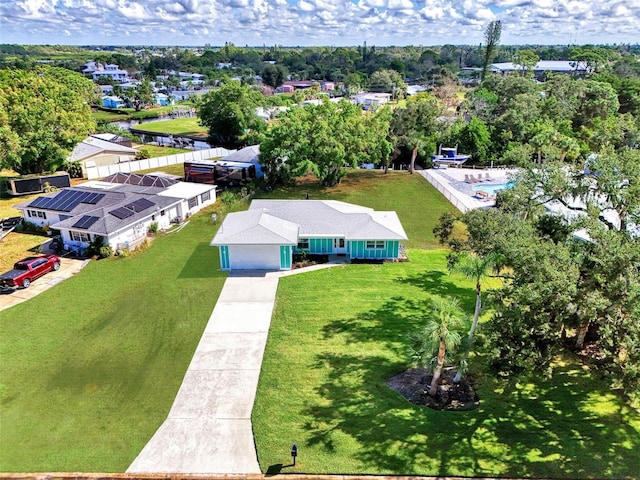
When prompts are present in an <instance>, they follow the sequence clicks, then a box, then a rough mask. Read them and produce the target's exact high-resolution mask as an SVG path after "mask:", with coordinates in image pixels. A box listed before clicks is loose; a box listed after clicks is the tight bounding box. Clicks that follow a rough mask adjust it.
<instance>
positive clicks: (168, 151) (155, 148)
mask: <svg viewBox="0 0 640 480" xmlns="http://www.w3.org/2000/svg"><path fill="white" fill-rule="evenodd" d="M134 148H135V149H136V150H146V151H147V152H148V153H149V158H156V157H164V156H167V155H174V154H176V153H186V152H191V151H192V150H188V149H186V148H175V147H162V146H160V145H151V144H144V145H134ZM182 165H183V164H182V163H181V164H180V166H181V167H182ZM169 167H173V165H170V166H169ZM166 168H168V167H162V169H163V170H165V169H166ZM183 170H184V169H183ZM153 171H158V169H157V168H156V169H154V170H153ZM134 173H140V172H139V171H138V172H134ZM182 174H184V171H183V172H182ZM182 174H181V175H182Z"/></svg>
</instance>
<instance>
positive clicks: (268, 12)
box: [0, 0, 640, 45]
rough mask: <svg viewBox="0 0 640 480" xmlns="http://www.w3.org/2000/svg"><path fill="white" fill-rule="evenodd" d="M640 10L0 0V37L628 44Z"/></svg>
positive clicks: (617, 0) (620, 2) (568, 4)
mask: <svg viewBox="0 0 640 480" xmlns="http://www.w3.org/2000/svg"><path fill="white" fill-rule="evenodd" d="M639 11H640V0H601V1H599V2H587V1H586V0H17V1H10V0H0V25H2V28H1V29H0V43H49V44H55V43H78V44H91V43H93V44H120V43H145V44H153V43H155V44H158V45H175V44H178V43H181V44H189V45H198V44H200V45H202V44H204V43H210V44H214V45H215V44H224V42H225V41H232V42H234V43H236V44H240V45H244V44H249V45H252V44H259V45H261V44H263V43H267V44H270V43H271V44H273V43H279V44H284V45H342V44H344V45H358V44H361V43H362V42H363V41H364V40H366V41H367V42H368V43H369V44H375V45H388V44H394V45H403V44H414V45H416V44H422V45H441V44H445V43H453V44H478V43H480V42H481V41H482V37H483V32H484V28H485V27H486V25H487V24H488V23H489V22H490V21H491V20H494V19H499V20H501V21H502V23H503V34H502V43H503V44H507V43H566V42H567V38H568V35H569V32H575V33H577V34H578V37H579V38H578V40H579V41H580V40H582V41H583V43H598V42H602V43H614V42H618V43H622V42H625V43H626V42H632V43H635V42H637V41H638V34H637V31H638V30H637V26H636V23H637V21H638V12H639ZM87 25H101V26H103V27H104V28H100V29H97V28H92V29H89V28H87ZM125 40H126V41H125Z"/></svg>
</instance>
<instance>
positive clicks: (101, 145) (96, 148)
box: [69, 137, 136, 161]
mask: <svg viewBox="0 0 640 480" xmlns="http://www.w3.org/2000/svg"><path fill="white" fill-rule="evenodd" d="M102 152H114V153H121V154H123V155H124V154H127V155H135V154H136V150H134V149H133V148H131V147H125V146H124V145H119V144H117V143H112V142H107V141H106V140H102V139H100V138H95V137H87V138H85V139H84V140H83V141H82V142H80V143H79V144H78V145H76V147H75V148H74V149H73V151H72V152H71V155H70V156H69V160H70V161H76V160H84V159H85V158H89V157H92V156H94V155H97V154H99V153H102Z"/></svg>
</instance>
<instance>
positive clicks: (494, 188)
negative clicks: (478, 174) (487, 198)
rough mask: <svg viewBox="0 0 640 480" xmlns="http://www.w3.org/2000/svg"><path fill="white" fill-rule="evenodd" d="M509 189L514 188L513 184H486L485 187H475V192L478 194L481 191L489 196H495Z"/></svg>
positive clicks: (481, 185)
mask: <svg viewBox="0 0 640 480" xmlns="http://www.w3.org/2000/svg"><path fill="white" fill-rule="evenodd" d="M507 188H513V182H507V183H485V184H484V185H483V184H479V185H474V186H473V191H474V192H477V191H479V190H482V191H483V192H487V193H488V194H489V195H495V194H496V193H497V192H499V191H500V190H505V189H507Z"/></svg>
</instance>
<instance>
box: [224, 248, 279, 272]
mask: <svg viewBox="0 0 640 480" xmlns="http://www.w3.org/2000/svg"><path fill="white" fill-rule="evenodd" d="M229 263H230V267H231V270H280V246H279V245H229Z"/></svg>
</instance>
